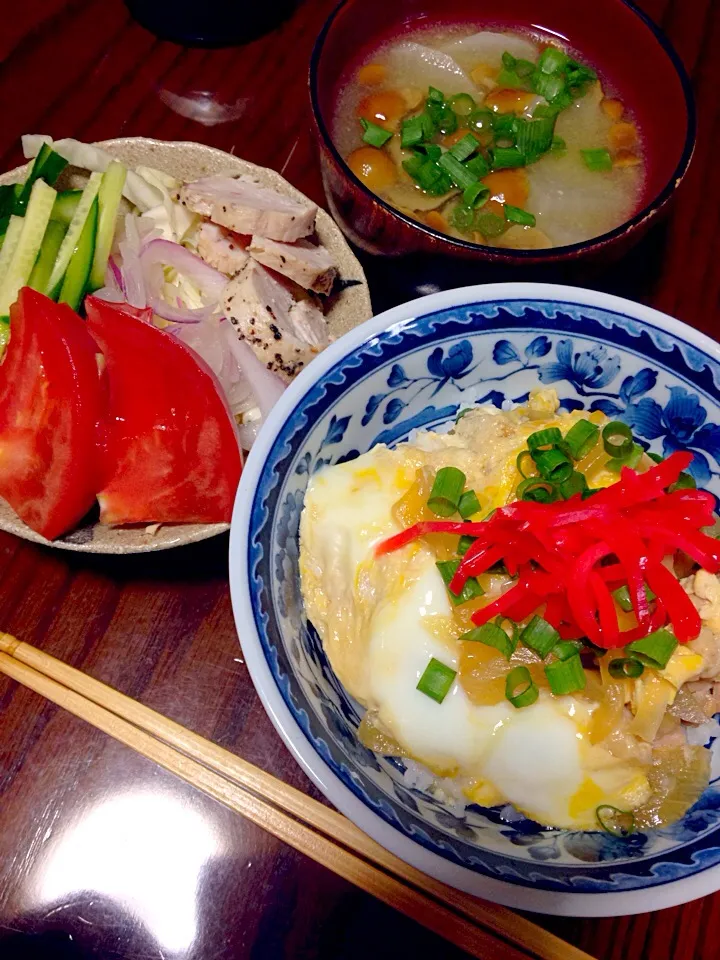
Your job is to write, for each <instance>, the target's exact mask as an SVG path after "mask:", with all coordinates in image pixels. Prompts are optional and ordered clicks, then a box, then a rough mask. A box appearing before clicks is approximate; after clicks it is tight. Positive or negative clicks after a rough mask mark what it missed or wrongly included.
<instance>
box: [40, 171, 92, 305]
mask: <svg viewBox="0 0 720 960" xmlns="http://www.w3.org/2000/svg"><path fill="white" fill-rule="evenodd" d="M101 180H102V174H101V173H91V174H90V179H89V180H88V182H87V185H86V187H85V189H84V190H83V192H82V196H81V197H80V201H79V203H78V205H77V209H76V211H75V214H74V215H73V218H72V220H71V221H70V226H69V227H68V231H67V233H66V234H65V238H64V240H63V242H62V243H61V244H60V249H59V250H58V254H57V257H56V258H55V263H54V264H53V268H52V273H51V274H50V279H49V281H48V284H47V287H46V288H45V293H47V295H48V296H49V297H52V298H53V300H55V299H57V296H58V294H59V293H60V290H61V289H62V283H63V278H64V277H65V271H66V270H67V268H68V264H69V263H70V260H71V258H72V255H73V254H74V252H75V247H76V246H77V245H78V243H79V241H80V234H81V233H82V232H83V227H84V226H85V221H86V220H87V218H88V216H89V215H90V210H91V208H92V205H93V203H94V202H95V199H96V197H97V195H98V190H99V189H100V182H101Z"/></svg>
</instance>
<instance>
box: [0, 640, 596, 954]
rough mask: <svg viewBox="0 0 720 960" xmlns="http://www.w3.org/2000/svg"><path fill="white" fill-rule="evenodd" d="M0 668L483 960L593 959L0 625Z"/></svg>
mask: <svg viewBox="0 0 720 960" xmlns="http://www.w3.org/2000/svg"><path fill="white" fill-rule="evenodd" d="M0 672H2V673H4V674H6V675H7V676H8V677H10V678H11V679H13V680H15V681H17V682H18V683H21V684H23V685H24V686H26V687H28V688H30V689H31V690H34V691H35V692H36V693H38V694H40V695H41V696H44V697H45V698H47V699H48V700H51V701H52V702H53V703H56V704H57V705H58V706H61V707H63V708H65V709H66V710H68V711H69V712H70V713H72V714H74V715H75V716H77V717H80V718H81V719H83V720H85V721H87V722H88V723H90V724H92V725H93V726H95V727H97V728H98V729H100V730H102V731H103V732H104V733H107V734H108V735H109V736H111V737H113V738H114V739H116V740H118V741H119V742H121V743H124V744H125V745H126V746H128V747H131V748H132V749H133V750H135V751H136V752H137V753H140V754H141V755H142V756H144V757H147V758H148V759H150V760H153V761H155V763H158V764H159V765H160V766H162V767H164V768H165V769H166V770H168V771H170V772H171V773H174V774H175V775H176V776H178V777H180V778H181V779H182V780H184V781H185V782H186V783H189V784H190V785H192V786H194V787H196V788H197V789H199V790H202V791H203V793H206V794H207V795H208V796H210V797H212V798H214V799H215V800H218V801H219V802H220V803H222V804H224V805H225V806H226V807H229V808H230V809H231V810H234V811H235V812H237V813H240V814H241V815H242V816H244V817H246V818H247V819H249V820H251V821H252V822H253V823H255V824H257V825H258V826H260V827H262V829H264V830H266V831H268V832H269V833H271V834H272V835H273V836H275V837H277V838H278V839H279V840H282V841H283V842H285V843H287V844H289V845H290V846H291V847H294V848H295V849H296V850H298V851H299V852H300V853H304V854H305V855H306V856H308V857H310V858H311V859H313V860H315V861H316V862H318V863H321V864H322V865H323V866H325V867H327V868H328V869H330V870H332V871H333V872H334V873H336V874H338V875H339V876H341V877H343V878H344V879H346V880H348V881H350V883H353V884H355V886H357V887H360V888H361V889H363V890H365V891H366V892H368V893H370V894H372V895H373V896H375V897H377V898H378V899H379V900H382V901H384V902H385V903H387V904H389V905H390V906H392V907H394V908H395V909H396V910H399V911H400V912H401V913H404V914H405V915H406V916H408V917H410V918H411V919H413V920H416V921H417V922H419V923H421V924H422V925H423V926H425V927H427V928H428V929H430V930H432V931H434V932H435V933H437V934H439V935H440V936H441V937H444V938H445V939H446V940H448V941H449V942H451V943H453V944H455V945H456V946H458V947H460V948H462V949H463V950H465V951H467V952H468V953H470V954H472V955H473V956H475V957H482V958H483V960H493V958H497V960H501V958H502V960H529V958H541V960H561V958H562V960H593V958H592V957H590V955H589V954H587V953H585V952H583V951H582V950H579V949H577V948H576V947H573V946H572V945H570V944H568V943H565V942H564V941H563V940H561V939H559V938H558V937H556V936H554V935H553V934H551V933H549V932H547V931H546V930H544V929H543V928H542V927H539V926H537V925H536V924H534V923H532V922H531V921H529V920H526V919H525V918H524V917H521V916H519V915H517V914H515V913H513V912H512V911H511V910H508V909H506V908H505V907H500V906H496V905H494V904H490V903H486V902H484V901H482V900H478V899H477V898H475V897H473V896H471V895H470V894H466V893H462V892H461V891H459V890H455V889H454V888H452V887H449V886H447V885H445V884H443V883H441V882H439V881H437V880H434V879H433V878H432V877H429V876H427V875H426V874H424V873H422V872H421V871H419V870H416V869H415V868H414V867H411V866H410V865H409V864H406V863H405V862H404V861H402V860H400V859H399V858H398V857H395V856H394V855H393V854H391V853H389V852H388V851H387V850H385V848H384V847H382V846H380V845H379V844H377V843H376V842H375V841H374V840H371V839H370V837H368V836H367V835H366V834H364V833H363V832H362V831H361V830H360V829H359V828H358V827H356V826H355V825H354V824H353V823H351V821H350V820H348V819H347V818H346V817H344V816H343V815H342V814H340V813H338V812H337V811H335V810H332V809H329V808H328V807H325V806H323V804H321V803H318V802H317V801H316V800H313V799H311V798H310V797H308V796H306V795H305V794H304V793H302V792H301V791H300V790H297V789H295V788H294V787H291V786H289V785H288V784H286V783H284V782H283V781H282V780H278V779H277V778H276V777H273V776H271V775H270V774H268V773H265V771H263V770H260V769H259V768H258V767H255V766H254V765H253V764H251V763H248V762H247V761H245V760H242V759H241V758H240V757H237V756H235V754H232V753H230V752H229V751H227V750H224V749H223V748H222V747H218V746H217V745H216V744H214V743H211V742H210V741H208V740H205V739H204V738H203V737H200V736H199V735H198V734H196V733H193V732H192V731H190V730H188V729H186V728H185V727H183V726H181V725H180V724H178V723H175V722H174V721H172V720H169V719H168V718H167V717H164V716H163V715H162V714H159V713H156V712H155V711H154V710H151V709H150V708H148V707H145V706H143V705H142V704H140V703H138V702H137V701H136V700H133V699H132V698H130V697H127V696H125V695H124V694H122V693H119V692H118V691H117V690H114V689H113V688H112V687H108V686H106V685H105V684H103V683H100V682H99V681H97V680H93V679H92V678H91V677H89V676H88V675H87V674H85V673H82V672H81V671H80V670H76V669H75V668H74V667H71V666H69V665H68V664H66V663H63V662H62V661H61V660H57V659H55V658H54V657H51V656H50V655H49V654H46V653H43V652H42V651H41V650H38V649H37V648H35V647H32V646H30V645H29V644H26V643H22V642H21V641H19V640H16V639H15V638H14V637H12V636H10V635H9V634H3V633H0Z"/></svg>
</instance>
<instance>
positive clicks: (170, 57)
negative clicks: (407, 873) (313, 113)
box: [0, 0, 720, 960]
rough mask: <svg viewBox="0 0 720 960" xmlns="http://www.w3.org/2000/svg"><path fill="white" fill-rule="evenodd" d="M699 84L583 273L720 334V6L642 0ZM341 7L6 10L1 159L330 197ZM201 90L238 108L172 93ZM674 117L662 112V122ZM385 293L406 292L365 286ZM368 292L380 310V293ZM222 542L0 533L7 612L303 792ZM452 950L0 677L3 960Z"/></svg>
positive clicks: (609, 923)
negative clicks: (317, 82)
mask: <svg viewBox="0 0 720 960" xmlns="http://www.w3.org/2000/svg"><path fill="white" fill-rule="evenodd" d="M642 5H643V7H644V8H645V9H646V10H647V12H648V13H649V14H650V15H651V16H653V17H654V18H655V19H656V20H657V21H659V22H661V23H662V24H663V26H664V27H665V29H666V30H667V32H668V33H669V35H670V37H671V38H672V40H673V41H674V43H675V44H676V46H677V48H678V50H679V52H680V55H681V57H682V58H683V60H684V61H685V63H686V65H687V67H688V70H689V71H690V72H691V73H692V76H693V79H694V83H695V88H696V91H697V95H698V101H699V114H700V137H699V142H698V149H697V153H696V156H695V159H694V161H693V165H692V167H691V172H690V174H689V176H688V178H687V180H686V182H685V184H684V185H683V187H682V189H681V192H680V196H679V197H678V203H677V205H676V207H675V209H674V213H673V216H672V219H671V220H670V222H669V224H668V226H667V227H666V228H660V229H659V230H657V231H656V232H655V233H654V234H653V235H651V236H650V237H649V238H648V239H647V241H645V242H644V243H643V245H642V246H641V247H640V248H639V250H638V251H637V252H636V253H634V254H633V255H632V256H631V257H630V258H629V260H626V261H625V262H624V263H623V264H622V265H621V266H617V267H613V268H610V269H609V270H607V271H606V272H604V273H602V274H596V275H594V276H592V277H591V280H590V281H588V283H590V285H595V286H597V287H601V288H603V289H607V290H612V291H613V292H619V293H622V294H625V295H627V296H630V297H632V298H634V299H637V300H642V301H645V302H649V303H651V304H653V305H654V306H656V307H659V308H660V309H662V310H665V311H667V312H669V313H672V314H674V315H675V316H677V317H680V318H681V319H683V320H685V321H686V322H688V323H690V324H693V325H694V326H697V327H700V328H702V329H703V330H705V331H706V332H708V333H710V334H712V333H714V332H715V330H716V306H717V299H718V288H719V287H720V269H718V257H719V256H720V226H719V219H718V216H717V214H718V210H719V209H720V204H719V196H720V176H718V173H717V162H716V155H715V153H714V151H716V150H718V149H720V126H719V116H720V114H719V108H718V103H719V102H720V98H718V92H717V91H718V88H719V87H720V57H718V55H717V52H718V50H719V49H720V6H718V5H713V4H712V2H711V0H684V2H681V0H644V2H643V4H642ZM332 6H333V0H306V2H305V3H303V4H301V5H300V7H299V8H298V10H297V12H296V14H295V16H294V17H293V18H292V19H291V20H290V21H289V22H287V23H286V24H285V25H284V26H282V27H280V28H279V29H278V30H276V31H275V32H274V33H273V34H271V35H268V36H266V37H264V38H262V39H260V40H256V41H255V42H253V43H252V44H250V45H248V46H247V47H245V48H239V49H238V48H236V49H225V50H214V51H209V50H197V49H196V50H185V49H182V48H181V47H178V46H175V45H173V44H169V43H162V42H159V41H158V40H156V39H155V38H154V37H153V36H151V34H149V33H147V32H146V31H145V30H143V29H142V28H141V27H139V26H138V25H137V24H135V23H134V22H133V21H132V20H131V18H130V17H129V15H128V13H127V11H126V9H125V7H124V6H123V4H122V3H121V2H120V0H67V2H64V0H14V2H12V3H10V2H8V3H7V4H6V5H5V7H4V10H3V13H4V19H3V30H2V32H1V33H0V58H3V59H4V62H3V64H2V67H1V68H0V117H1V118H2V122H1V123H0V152H1V153H2V161H1V162H2V164H3V167H2V168H3V169H5V168H6V167H8V166H13V165H15V164H16V163H18V162H20V160H21V154H20V149H19V143H18V141H19V137H20V135H21V134H22V133H24V132H37V133H49V134H51V135H53V136H55V137H60V136H74V137H78V138H81V139H83V140H88V141H90V140H99V139H103V138H107V137H114V136H121V135H143V136H154V137H160V138H165V139H169V140H200V141H203V142H205V143H209V144H212V145H214V146H217V147H221V148H223V149H225V150H230V151H233V152H234V153H237V154H238V155H240V156H243V157H246V158H247V159H249V160H253V161H255V162H257V163H260V164H265V165H267V166H271V167H275V168H276V169H278V170H281V171H282V172H283V173H284V174H285V176H287V177H288V178H289V179H290V180H291V181H292V182H293V183H295V184H296V185H297V186H298V187H300V188H301V189H302V190H304V191H305V192H306V193H308V194H309V195H310V196H311V197H313V198H314V199H315V200H317V201H319V202H322V191H321V185H320V178H319V174H318V170H317V164H316V157H315V149H314V145H313V142H312V138H311V135H310V132H309V116H308V103H307V92H306V73H307V64H308V58H309V54H310V50H311V47H312V44H313V41H314V38H315V36H316V35H317V32H318V30H319V28H320V26H321V24H322V22H323V21H324V19H325V17H326V16H327V14H328V13H329V11H330V9H331V8H332ZM198 91H206V92H207V95H208V97H211V98H212V100H213V101H214V102H215V103H216V104H217V103H219V104H223V105H225V106H226V107H227V108H228V109H227V111H226V112H227V113H229V114H231V115H234V116H235V117H236V119H234V120H231V121H228V122H224V123H216V124H214V125H204V124H202V123H199V122H196V121H193V120H191V119H187V118H186V117H185V116H183V115H182V114H181V113H180V112H177V110H173V109H171V107H170V106H169V104H171V103H173V102H174V103H175V104H176V105H177V104H178V102H180V101H178V99H177V98H178V97H186V98H187V97H188V96H189V95H190V94H193V93H197V92H198ZM668 122H669V123H671V122H672V118H668ZM373 292H374V294H375V296H376V301H377V300H380V301H384V302H383V303H382V305H383V306H384V305H386V303H389V302H391V301H392V299H393V296H395V298H396V299H397V292H395V293H394V294H393V291H392V289H391V288H390V287H389V286H388V287H385V288H384V287H382V285H381V280H378V286H377V287H376V288H375V289H374V290H373ZM378 305H379V304H378V303H377V302H376V306H378ZM227 546H228V544H227V538H226V537H219V538H217V539H216V540H214V541H212V542H208V543H205V544H201V545H198V546H195V547H192V548H187V549H184V550H178V551H175V552H172V551H171V552H169V553H166V554H164V555H160V556H157V557H147V558H143V557H140V558H129V559H127V560H122V559H112V558H111V559H106V558H92V557H84V556H79V555H70V554H66V553H62V552H59V551H51V550H44V549H41V548H38V547H36V546H32V545H30V544H28V543H24V542H22V541H19V540H15V539H14V538H12V537H11V536H7V535H0V625H1V626H2V629H3V630H6V631H10V632H13V633H15V634H16V635H18V636H19V637H21V638H22V639H24V640H27V641H29V642H30V643H33V644H36V645H37V646H41V647H43V648H44V649H46V650H47V651H49V652H50V653H52V654H54V655H55V656H58V657H61V658H63V659H65V660H68V661H69V662H71V663H73V664H75V665H76V666H79V667H80V668H82V669H83V670H86V671H87V672H89V673H91V674H92V675H94V676H95V677H97V678H99V679H101V680H104V681H105V682H107V683H110V684H113V685H115V686H116V687H118V688H119V689H120V690H122V691H124V692H126V693H128V694H130V695H131V696H134V697H137V698H139V699H140V700H142V701H143V702H144V703H146V704H148V705H150V706H152V707H154V708H155V709H157V710H160V711H162V712H164V713H166V714H167V715H168V716H170V717H172V718H174V719H175V720H178V721H179V722H180V723H183V724H185V725H187V726H189V727H191V728H192V729H194V730H196V731H198V732H199V733H201V734H203V735H205V736H207V737H210V738H211V739H213V740H215V741H216V742H217V743H219V744H221V745H223V746H225V747H228V748H229V749H231V750H234V751H236V752H237V753H239V754H241V755H242V756H243V757H246V758H247V759H248V760H251V761H252V762H254V763H257V764H259V765H260V766H262V767H263V768H265V769H266V770H268V771H270V772H272V773H274V774H276V775H278V776H280V777H283V778H284V779H286V780H287V781H288V782H290V783H293V784H295V785H297V786H299V787H301V788H302V789H304V790H306V791H307V792H308V793H310V794H312V795H315V796H317V791H316V790H315V789H314V788H313V787H312V786H311V784H310V783H309V781H308V780H307V779H306V778H305V777H304V775H303V774H302V773H301V772H300V769H299V768H298V766H297V765H296V764H295V762H294V761H293V760H292V758H291V757H290V754H289V753H288V752H287V750H286V749H285V747H284V745H283V744H282V742H281V740H280V738H279V737H278V736H277V735H276V734H275V732H274V731H273V729H272V728H271V726H270V723H269V721H268V720H267V718H266V716H265V713H264V711H263V709H262V707H261V705H260V702H259V700H258V698H257V696H256V695H255V693H254V690H253V688H252V685H251V683H250V678H249V676H248V674H247V671H246V669H245V666H244V664H243V661H242V659H241V653H240V649H239V647H238V643H237V638H236V635H235V629H234V626H233V620H232V615H231V610H230V600H229V591H228V581H227V563H226V556H227ZM541 922H542V923H544V924H546V925H547V926H548V927H549V928H551V929H553V930H554V931H555V932H557V933H559V934H560V935H561V936H563V937H565V938H566V939H567V940H569V941H571V942H572V943H575V944H577V945H579V946H581V947H583V948H584V949H585V950H587V951H588V952H590V953H592V954H593V955H595V956H597V957H598V958H603V960H619V958H624V957H650V958H652V960H665V958H668V960H669V958H675V960H704V958H711V957H718V956H720V894H718V895H716V896H714V897H709V898H707V899H706V900H702V901H696V902H694V903H690V904H688V905H686V906H685V907H681V908H680V907H679V908H676V909H672V910H664V911H662V912H660V913H655V914H647V915H644V916H638V917H633V918H623V919H619V920H558V919H553V918H541ZM400 944H402V945H403V946H404V947H405V950H406V951H407V953H406V955H409V956H412V955H415V956H420V957H425V956H431V955H435V956H441V957H450V958H452V957H455V956H460V954H459V953H458V952H457V951H454V950H451V949H450V948H448V947H446V946H445V945H444V944H442V943H440V942H439V941H436V940H435V938H434V937H432V936H431V935H430V934H428V933H427V932H425V931H424V930H423V929H422V928H421V927H419V926H417V925H415V924H414V923H412V922H410V921H409V920H406V919H405V918H403V917H401V916H399V915H395V914H394V913H393V912H392V911H391V910H390V909H388V908H386V907H385V906H383V905H380V904H379V903H377V902H375V901H374V900H372V899H371V898H370V897H368V896H366V895H364V894H361V893H359V892H357V891H356V890H355V889H354V888H352V887H350V886H348V885H347V884H346V883H344V882H343V881H340V880H339V879H337V878H336V877H335V876H333V875H332V874H330V873H328V872H327V871H326V870H324V869H323V868H320V867H318V866H316V865H314V864H313V863H311V862H309V861H307V860H305V859H303V857H301V856H300V855H298V854H296V853H294V852H293V851H292V850H290V849H288V848H286V847H284V846H282V845H281V844H280V843H278V842H276V841H275V840H273V839H272V838H270V837H269V836H267V835H266V834H265V833H263V832H262V831H261V830H259V829H257V828H255V827H253V826H250V825H249V824H247V823H246V822H244V821H243V820H242V819H240V818H239V817H236V816H233V815H231V814H230V813H229V812H228V811H226V810H225V809H224V808H222V807H220V806H219V805H217V804H216V803H214V802H212V801H210V800H208V799H206V798H205V797H203V796H201V795H199V794H197V793H195V792H194V791H193V790H191V789H190V788H188V787H186V786H184V785H183V784H182V783H180V782H178V781H177V780H175V779H174V778H173V777H172V776H170V775H169V774H166V773H164V772H163V771H162V770H160V769H158V768H156V767H155V766H153V765H152V764H151V763H149V762H147V761H145V760H144V759H141V758H140V757H138V756H135V755H134V754H133V753H132V752H131V751H129V750H127V749H125V748H123V747H121V746H119V745H118V744H116V743H114V742H112V741H110V740H108V739H107V738H106V737H105V736H103V735H102V734H100V733H98V732H96V731H95V730H93V729H90V728H88V727H86V726H84V725H83V724H82V723H81V722H80V721H78V720H75V719H74V718H73V717H71V716H69V715H68V714H67V713H64V712H63V711H62V710H59V709H57V708H55V707H53V706H52V705H50V704H48V703H46V702H44V701H43V700H41V699H40V698H39V697H37V696H36V695H35V694H32V693H30V692H28V691H26V690H24V689H19V688H18V687H16V686H15V685H13V684H12V683H8V682H6V681H5V680H4V679H0V956H1V957H2V958H3V960H6V958H12V960H14V958H22V960H26V958H28V957H34V956H38V957H43V958H56V957H62V958H76V957H77V958H80V957H83V958H84V957H103V958H116V957H117V958H128V960H130V958H138V960H139V958H155V957H158V958H163V957H167V958H170V957H173V958H175V957H178V958H183V960H184V958H188V960H190V958H197V960H230V958H233V960H239V958H245V957H247V958H262V960H274V958H280V957H288V958H308V960H309V958H316V957H322V958H343V960H345V958H347V960H352V958H355V957H357V958H360V957H363V958H365V957H366V956H368V954H372V956H373V957H374V958H376V960H380V958H385V957H388V958H390V957H393V958H394V957H395V955H396V950H397V949H398V948H399V945H400Z"/></svg>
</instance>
